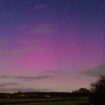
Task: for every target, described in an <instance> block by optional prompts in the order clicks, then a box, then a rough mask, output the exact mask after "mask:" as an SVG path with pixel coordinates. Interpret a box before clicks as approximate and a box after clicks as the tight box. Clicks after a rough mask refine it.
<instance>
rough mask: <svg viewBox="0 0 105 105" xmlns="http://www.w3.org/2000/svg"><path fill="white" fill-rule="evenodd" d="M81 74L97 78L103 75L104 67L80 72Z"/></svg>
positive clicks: (104, 72)
mask: <svg viewBox="0 0 105 105" xmlns="http://www.w3.org/2000/svg"><path fill="white" fill-rule="evenodd" d="M81 73H82V74H85V75H89V76H93V77H98V76H102V75H105V65H100V66H98V67H96V68H93V69H90V70H86V71H85V72H81Z"/></svg>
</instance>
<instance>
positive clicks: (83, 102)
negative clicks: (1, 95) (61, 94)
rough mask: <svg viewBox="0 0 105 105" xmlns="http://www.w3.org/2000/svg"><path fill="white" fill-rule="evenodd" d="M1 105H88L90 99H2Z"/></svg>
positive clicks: (0, 100)
mask: <svg viewBox="0 0 105 105" xmlns="http://www.w3.org/2000/svg"><path fill="white" fill-rule="evenodd" d="M0 105H88V99H87V98H84V97H83V98H75V99H74V98H72V99H0Z"/></svg>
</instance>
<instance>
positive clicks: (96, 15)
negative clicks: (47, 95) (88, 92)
mask: <svg viewBox="0 0 105 105" xmlns="http://www.w3.org/2000/svg"><path fill="white" fill-rule="evenodd" d="M104 73H105V0H0V92H4V91H5V92H6V91H7V92H12V91H19V90H21V91H72V90H75V89H79V88H81V87H84V88H89V87H90V83H92V82H93V81H95V80H96V79H97V78H98V76H100V75H102V74H104Z"/></svg>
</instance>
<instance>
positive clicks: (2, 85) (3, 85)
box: [0, 83, 19, 88]
mask: <svg viewBox="0 0 105 105" xmlns="http://www.w3.org/2000/svg"><path fill="white" fill-rule="evenodd" d="M11 85H19V84H18V83H2V84H0V88H1V87H6V86H11Z"/></svg>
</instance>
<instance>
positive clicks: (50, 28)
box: [31, 23, 57, 34]
mask: <svg viewBox="0 0 105 105" xmlns="http://www.w3.org/2000/svg"><path fill="white" fill-rule="evenodd" d="M56 26H57V24H46V23H45V24H44V23H43V24H38V25H37V26H36V27H34V28H33V29H32V31H31V32H32V33H38V34H47V33H53V32H56V31H57V28H56Z"/></svg>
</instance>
